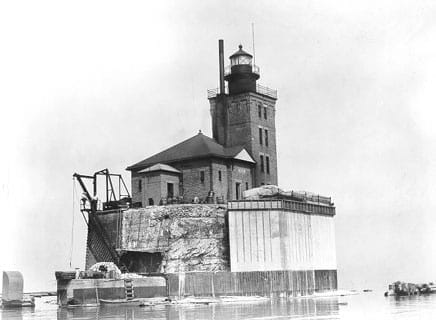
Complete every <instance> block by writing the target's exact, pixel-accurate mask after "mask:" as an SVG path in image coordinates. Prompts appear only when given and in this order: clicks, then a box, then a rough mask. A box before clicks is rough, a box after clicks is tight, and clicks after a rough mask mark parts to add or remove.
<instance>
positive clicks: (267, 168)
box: [265, 156, 269, 174]
mask: <svg viewBox="0 0 436 320" xmlns="http://www.w3.org/2000/svg"><path fill="white" fill-rule="evenodd" d="M265 162H266V173H268V174H269V156H265Z"/></svg>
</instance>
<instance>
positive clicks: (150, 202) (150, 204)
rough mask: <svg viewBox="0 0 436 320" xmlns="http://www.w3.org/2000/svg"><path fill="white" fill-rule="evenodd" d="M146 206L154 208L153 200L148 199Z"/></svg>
mask: <svg viewBox="0 0 436 320" xmlns="http://www.w3.org/2000/svg"><path fill="white" fill-rule="evenodd" d="M148 205H149V206H154V200H153V198H148Z"/></svg>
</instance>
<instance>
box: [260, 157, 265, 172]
mask: <svg viewBox="0 0 436 320" xmlns="http://www.w3.org/2000/svg"><path fill="white" fill-rule="evenodd" d="M260 172H265V166H264V163H263V155H260Z"/></svg>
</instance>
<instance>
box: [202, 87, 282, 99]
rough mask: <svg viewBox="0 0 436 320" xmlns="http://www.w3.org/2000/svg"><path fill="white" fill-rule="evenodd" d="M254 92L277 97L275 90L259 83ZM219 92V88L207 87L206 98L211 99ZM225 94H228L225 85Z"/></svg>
mask: <svg viewBox="0 0 436 320" xmlns="http://www.w3.org/2000/svg"><path fill="white" fill-rule="evenodd" d="M256 92H257V93H260V94H262V95H264V96H267V97H270V98H273V99H277V90H273V89H270V88H268V87H265V86H262V85H260V84H256ZM219 93H220V89H219V88H214V89H209V90H207V98H208V99H213V98H215V97H216V96H217V95H218V94H219ZM224 93H225V94H229V88H228V87H227V86H226V87H225V92H224Z"/></svg>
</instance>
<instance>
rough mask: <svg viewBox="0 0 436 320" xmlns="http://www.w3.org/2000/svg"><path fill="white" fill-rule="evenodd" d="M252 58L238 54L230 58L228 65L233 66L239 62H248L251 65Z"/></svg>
mask: <svg viewBox="0 0 436 320" xmlns="http://www.w3.org/2000/svg"><path fill="white" fill-rule="evenodd" d="M251 60H252V58H251V57H250V56H247V55H239V56H236V57H233V58H231V59H230V65H231V66H235V65H239V64H249V65H251Z"/></svg>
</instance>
